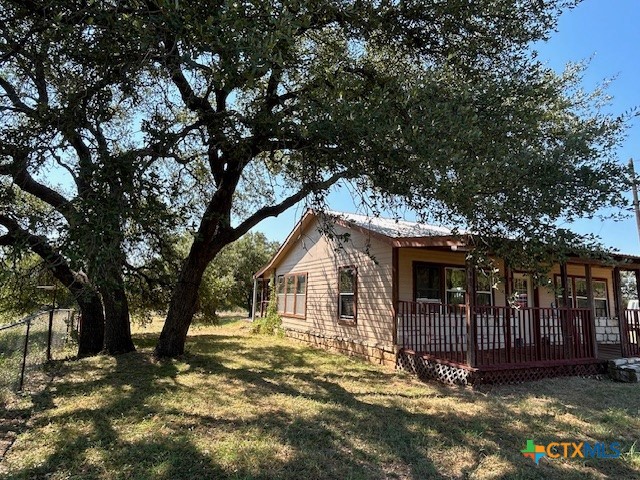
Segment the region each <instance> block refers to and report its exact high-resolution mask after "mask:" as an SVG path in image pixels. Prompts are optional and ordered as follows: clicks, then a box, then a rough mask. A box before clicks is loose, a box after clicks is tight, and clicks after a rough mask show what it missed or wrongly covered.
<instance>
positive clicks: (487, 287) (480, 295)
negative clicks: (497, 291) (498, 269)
mask: <svg viewBox="0 0 640 480" xmlns="http://www.w3.org/2000/svg"><path fill="white" fill-rule="evenodd" d="M494 283H495V281H494V279H493V275H492V274H491V272H486V271H484V270H479V271H478V272H477V273H476V305H480V306H491V305H493V285H494Z"/></svg>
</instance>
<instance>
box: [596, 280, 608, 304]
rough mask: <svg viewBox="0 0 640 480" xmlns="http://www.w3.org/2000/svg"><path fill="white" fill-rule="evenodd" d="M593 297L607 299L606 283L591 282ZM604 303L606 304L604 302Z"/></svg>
mask: <svg viewBox="0 0 640 480" xmlns="http://www.w3.org/2000/svg"><path fill="white" fill-rule="evenodd" d="M593 296H594V297H595V298H603V299H606V298H607V283H606V282H602V281H594V282H593ZM605 303H606V302H605Z"/></svg>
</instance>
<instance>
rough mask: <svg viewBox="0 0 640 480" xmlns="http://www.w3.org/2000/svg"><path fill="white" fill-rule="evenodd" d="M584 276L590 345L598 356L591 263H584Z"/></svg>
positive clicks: (594, 355) (594, 354) (595, 356)
mask: <svg viewBox="0 0 640 480" xmlns="http://www.w3.org/2000/svg"><path fill="white" fill-rule="evenodd" d="M584 277H585V280H586V281H587V303H588V304H589V314H590V316H591V319H590V324H589V328H590V330H591V332H590V333H591V345H592V348H593V350H592V351H593V357H594V358H598V342H597V340H596V301H595V298H594V296H593V275H592V272H591V264H589V263H585V264H584Z"/></svg>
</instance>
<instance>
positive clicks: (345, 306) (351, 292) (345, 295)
mask: <svg viewBox="0 0 640 480" xmlns="http://www.w3.org/2000/svg"><path fill="white" fill-rule="evenodd" d="M357 288H358V272H357V269H356V267H340V268H339V269H338V318H339V319H340V320H350V321H353V322H355V321H356V312H357Z"/></svg>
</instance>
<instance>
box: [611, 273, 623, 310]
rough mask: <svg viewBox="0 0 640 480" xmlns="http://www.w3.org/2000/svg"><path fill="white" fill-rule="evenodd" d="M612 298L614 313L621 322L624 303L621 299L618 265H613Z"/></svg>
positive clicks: (620, 280) (620, 279)
mask: <svg viewBox="0 0 640 480" xmlns="http://www.w3.org/2000/svg"><path fill="white" fill-rule="evenodd" d="M613 300H614V302H615V313H616V316H617V317H618V320H620V323H622V317H624V305H623V303H622V302H623V300H622V278H621V276H620V267H613Z"/></svg>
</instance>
